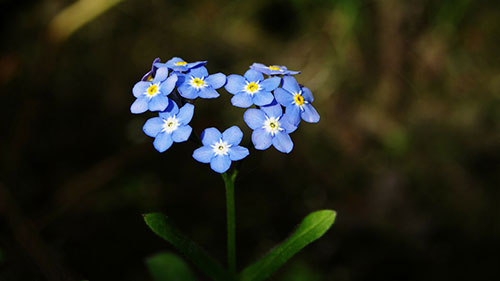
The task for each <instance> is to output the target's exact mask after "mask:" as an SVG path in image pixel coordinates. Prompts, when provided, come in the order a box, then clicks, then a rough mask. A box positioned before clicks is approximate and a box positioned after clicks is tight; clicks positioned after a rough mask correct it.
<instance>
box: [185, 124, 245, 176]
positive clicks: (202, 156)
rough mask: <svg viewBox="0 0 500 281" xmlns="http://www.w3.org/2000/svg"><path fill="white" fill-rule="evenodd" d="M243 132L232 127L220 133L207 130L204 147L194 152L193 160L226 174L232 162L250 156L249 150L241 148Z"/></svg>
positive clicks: (211, 129)
mask: <svg viewBox="0 0 500 281" xmlns="http://www.w3.org/2000/svg"><path fill="white" fill-rule="evenodd" d="M242 138H243V132H241V130H240V128H238V127H237V126H232V127H230V128H229V129H227V130H225V131H224V133H222V134H221V133H220V131H219V130H217V129H216V128H207V129H205V130H204V131H203V133H202V134H201V142H202V143H203V146H202V147H200V148H198V149H196V150H195V151H194V152H193V158H194V159H196V160H197V161H199V162H201V163H210V168H212V170H214V171H216V172H217V173H221V174H222V173H224V172H226V171H227V170H229V167H231V161H238V160H241V159H243V158H245V157H247V156H248V154H249V151H248V149H247V148H245V147H243V146H240V145H239V144H240V142H241V139H242Z"/></svg>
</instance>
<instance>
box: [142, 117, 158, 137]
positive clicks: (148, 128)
mask: <svg viewBox="0 0 500 281" xmlns="http://www.w3.org/2000/svg"><path fill="white" fill-rule="evenodd" d="M162 129H163V120H162V119H161V118H160V117H154V118H150V119H148V121H146V123H145V124H144V126H143V127H142V130H143V131H144V133H146V135H148V136H150V137H153V138H155V137H156V136H157V135H158V134H159V133H160V132H161V130H162Z"/></svg>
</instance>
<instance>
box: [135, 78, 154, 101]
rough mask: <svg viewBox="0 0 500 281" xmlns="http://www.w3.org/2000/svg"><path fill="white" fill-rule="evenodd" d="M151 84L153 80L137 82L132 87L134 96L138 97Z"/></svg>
mask: <svg viewBox="0 0 500 281" xmlns="http://www.w3.org/2000/svg"><path fill="white" fill-rule="evenodd" d="M150 85H151V82H145V81H139V82H137V83H135V85H134V88H132V93H133V94H134V97H136V98H138V97H139V96H141V95H142V94H144V93H145V92H146V91H147V90H148V88H149V86H150Z"/></svg>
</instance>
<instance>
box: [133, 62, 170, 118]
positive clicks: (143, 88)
mask: <svg viewBox="0 0 500 281" xmlns="http://www.w3.org/2000/svg"><path fill="white" fill-rule="evenodd" d="M167 77H168V69H167V68H166V67H161V68H158V70H157V71H156V74H155V77H154V78H153V80H152V81H139V82H137V83H136V84H135V85H134V88H133V89H132V93H133V94H134V97H136V98H137V99H136V100H135V101H134V103H133V104H132V105H131V106H130V111H131V112H132V113H135V114H138V113H143V112H145V111H146V110H148V109H149V110H150V111H162V110H165V108H167V106H168V103H169V99H168V98H167V96H168V95H169V94H170V93H171V92H172V90H173V89H174V87H175V82H177V75H175V74H173V75H170V77H168V78H167Z"/></svg>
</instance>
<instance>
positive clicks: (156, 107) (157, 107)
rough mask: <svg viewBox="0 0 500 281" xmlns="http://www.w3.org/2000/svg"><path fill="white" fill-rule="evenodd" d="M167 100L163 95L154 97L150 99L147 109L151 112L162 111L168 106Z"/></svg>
mask: <svg viewBox="0 0 500 281" xmlns="http://www.w3.org/2000/svg"><path fill="white" fill-rule="evenodd" d="M168 102H169V101H168V98H167V97H166V96H164V95H156V96H154V97H152V98H151V100H150V101H149V104H148V108H149V110H151V111H163V110H165V109H166V108H167V106H168Z"/></svg>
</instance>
